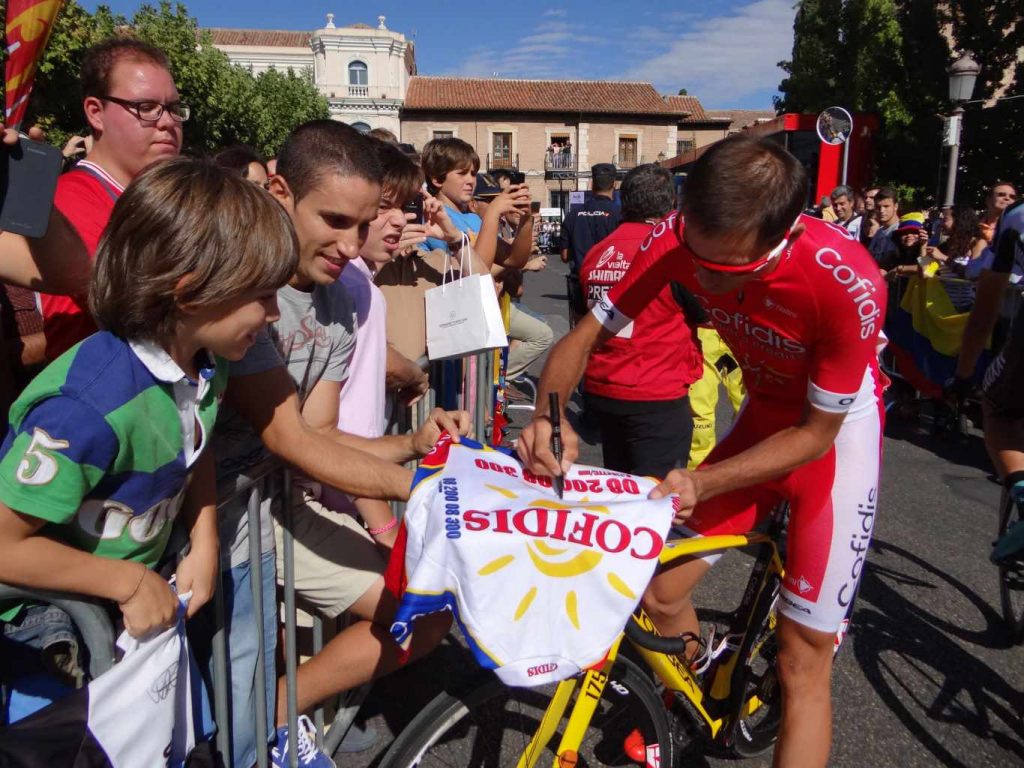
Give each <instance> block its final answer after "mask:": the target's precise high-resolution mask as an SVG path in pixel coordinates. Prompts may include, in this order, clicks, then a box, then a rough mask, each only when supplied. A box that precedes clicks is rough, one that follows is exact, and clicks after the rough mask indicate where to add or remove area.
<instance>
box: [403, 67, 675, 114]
mask: <svg viewBox="0 0 1024 768" xmlns="http://www.w3.org/2000/svg"><path fill="white" fill-rule="evenodd" d="M404 109H406V110H436V111H446V112H457V111H471V112H472V111H509V112H587V113H591V114H593V113H599V114H619V115H623V114H628V115H665V116H668V115H671V114H673V110H671V109H670V108H668V106H667V105H666V104H665V101H664V99H662V98H661V96H659V95H658V92H657V91H655V90H654V87H653V86H652V85H651V84H650V83H629V82H611V81H603V80H506V79H497V78H495V79H488V78H473V77H414V78H412V80H410V82H409V90H408V92H407V94H406V97H405V106H404Z"/></svg>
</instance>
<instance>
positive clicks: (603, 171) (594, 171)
mask: <svg viewBox="0 0 1024 768" xmlns="http://www.w3.org/2000/svg"><path fill="white" fill-rule="evenodd" d="M590 175H591V177H592V178H594V179H602V180H604V181H611V180H612V179H614V178H615V176H616V170H615V166H614V165H612V164H611V163H598V164H597V165H592V166H590Z"/></svg>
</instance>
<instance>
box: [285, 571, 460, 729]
mask: <svg viewBox="0 0 1024 768" xmlns="http://www.w3.org/2000/svg"><path fill="white" fill-rule="evenodd" d="M396 610H397V603H396V602H395V598H394V595H392V594H391V593H390V592H388V591H387V590H386V589H385V588H384V579H383V578H379V579H377V580H376V581H375V582H374V583H373V585H372V586H371V587H370V588H369V589H368V590H366V592H364V593H363V594H362V596H360V598H359V599H358V600H356V601H355V603H353V604H352V606H351V607H350V608H349V611H348V612H349V614H350V615H352V616H353V617H355V618H357V619H360V620H359V621H355V622H353V623H352V624H350V625H349V626H347V627H346V628H345V629H344V630H342V631H341V632H340V633H338V634H337V635H335V636H334V637H333V638H332V639H331V641H330V642H329V643H327V645H325V646H324V647H323V649H322V650H321V651H320V653H318V654H317V655H316V656H314V657H313V658H311V659H310V660H309V661H307V662H306V663H304V664H302V665H300V666H299V668H298V670H297V673H296V688H297V699H298V705H299V706H298V709H299V712H305V711H307V710H309V709H311V708H312V707H314V706H315V705H316V704H317V703H319V702H321V701H324V700H325V699H327V698H328V697H329V696H333V695H336V694H338V693H341V692H343V691H348V690H351V689H353V688H356V687H358V686H360V685H362V684H363V683H367V682H369V681H370V680H373V679H376V678H378V677H382V676H384V675H386V674H388V673H390V672H393V671H394V670H396V669H397V668H398V666H399V656H400V649H399V647H398V644H397V643H395V641H394V640H393V639H392V638H391V633H390V631H389V627H390V626H391V621H392V620H393V619H394V617H395V611H396ZM451 622H452V616H451V614H450V613H448V612H447V611H445V612H444V613H437V614H431V615H429V616H423V617H421V618H419V619H417V620H416V631H415V632H414V633H413V637H412V646H411V648H410V660H412V659H418V658H420V657H421V656H425V655H426V654H428V653H429V652H430V651H432V650H434V648H436V647H437V645H438V644H439V643H440V642H441V640H443V639H444V636H445V635H446V634H448V629H449V627H451ZM285 693H286V688H285V678H284V677H283V676H282V677H281V678H280V679H279V680H278V683H277V725H278V726H281V725H284V723H285V722H286V720H287V717H288V700H287V698H286V697H285Z"/></svg>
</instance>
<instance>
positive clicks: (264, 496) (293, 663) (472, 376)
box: [0, 352, 494, 768]
mask: <svg viewBox="0 0 1024 768" xmlns="http://www.w3.org/2000/svg"><path fill="white" fill-rule="evenodd" d="M421 364H423V365H424V366H425V367H426V366H427V365H428V364H427V363H426V361H425V360H424V361H421ZM429 376H430V389H429V391H428V392H427V393H426V394H425V395H424V397H423V398H422V399H421V400H420V401H419V402H417V403H415V404H413V405H412V406H411V407H408V408H399V407H397V405H396V406H395V407H394V408H393V413H392V417H391V422H390V427H389V432H390V433H392V434H403V433H405V432H407V431H409V430H416V429H418V428H419V427H420V426H421V425H422V424H423V423H424V422H425V421H426V419H427V417H428V415H429V414H430V412H431V410H432V409H433V408H434V407H435V406H437V405H441V404H444V403H453V404H454V405H453V406H451V407H457V408H463V409H465V410H467V411H469V413H470V414H471V416H472V423H473V430H474V433H475V435H476V438H477V439H479V440H481V441H485V438H486V434H487V428H488V424H489V419H490V418H491V414H492V411H493V388H492V382H493V376H494V354H493V353H492V352H483V353H480V354H477V355H474V356H472V357H469V358H466V359H464V360H458V361H445V362H440V363H437V362H435V363H430V364H429ZM409 466H410V467H411V468H415V462H410V465H409ZM291 495H292V483H291V471H290V470H289V469H288V468H286V467H284V466H282V465H281V463H280V462H278V461H277V460H274V459H271V460H268V461H265V462H263V463H262V464H259V465H257V466H255V467H253V468H251V469H250V470H249V471H247V472H246V473H245V477H244V479H243V480H241V481H240V482H239V483H238V484H236V485H235V487H234V490H233V491H232V492H231V493H230V494H228V495H226V496H224V497H222V498H220V499H218V509H220V508H222V507H224V506H225V505H227V504H230V503H236V502H237V501H239V500H240V499H245V502H246V509H247V520H248V526H249V566H250V585H251V589H252V599H253V607H254V617H253V621H254V623H255V624H256V626H257V627H258V628H260V629H259V631H257V633H256V635H257V639H258V648H257V655H256V675H255V689H256V690H255V697H256V701H257V702H263V701H266V700H267V691H266V682H265V681H266V666H265V664H266V662H265V645H264V635H263V632H262V627H263V620H264V616H263V590H262V585H263V563H262V553H261V551H260V549H261V547H260V542H261V538H262V537H261V523H260V507H261V505H262V504H263V503H264V502H265V501H268V500H269V501H270V503H271V504H272V505H273V504H275V503H278V504H280V509H281V518H282V527H283V532H282V533H283V536H282V539H283V553H282V555H283V560H284V569H283V570H284V573H283V574H282V575H281V580H282V581H283V584H284V589H283V594H284V600H283V603H284V614H285V631H284V638H285V640H284V658H285V678H286V686H285V692H286V697H287V710H288V730H289V733H295V732H296V728H297V727H298V722H297V721H298V715H299V713H298V705H297V695H296V694H297V691H296V671H297V668H298V649H297V644H296V635H297V631H296V627H297V607H296V601H295V560H294V539H293V538H292V534H291V528H292V498H291ZM393 506H394V509H395V514H396V515H398V516H401V515H402V514H404V511H405V504H404V502H394V505H393ZM11 598H18V599H24V598H30V599H34V600H40V601H42V602H49V603H52V604H54V605H57V606H59V607H61V608H63V609H64V610H65V611H67V612H68V613H69V614H70V615H71V617H72V619H73V621H74V622H75V625H76V627H77V628H78V631H79V633H80V634H81V635H82V637H83V641H84V645H85V647H86V649H87V651H88V655H89V676H90V677H91V678H95V677H98V676H99V675H100V674H102V673H103V672H106V671H107V670H108V669H110V667H111V666H112V665H113V663H114V641H115V637H114V627H113V626H112V624H111V622H110V619H109V617H108V616H107V614H106V612H105V610H104V609H103V608H102V607H101V606H100V605H98V604H97V602H96V601H92V600H88V599H84V598H81V597H78V596H75V595H67V594H60V593H52V592H45V591H41V590H25V589H21V588H18V587H11V586H7V585H2V584H0V600H3V599H11ZM213 602H214V614H215V629H214V634H213V638H212V654H213V691H212V697H213V713H214V719H215V721H216V723H217V736H216V745H217V749H218V751H220V753H221V755H222V756H223V757H224V762H225V765H227V766H231V765H233V755H232V750H231V717H230V712H231V702H230V697H231V681H230V680H229V679H228V669H229V664H228V647H227V646H228V643H227V633H226V632H225V621H224V618H225V603H224V593H223V590H222V589H217V590H216V592H215V594H214V601H213ZM275 603H276V600H275ZM323 644H324V623H323V620H322V619H321V618H320V617H319V616H316V615H314V616H313V652H314V653H319V652H320V650H321V649H322V648H323ZM369 688H370V686H369V685H366V686H363V688H361V689H359V690H356V691H349V692H347V693H346V694H344V695H343V696H342V697H340V701H339V703H338V706H337V710H336V715H335V717H334V719H333V720H332V722H331V724H330V728H329V729H327V733H326V735H325V734H324V708H323V707H322V706H320V707H317V708H316V710H315V711H314V721H315V723H316V726H317V742H318V746H319V747H320V748H321V749H322V750H324V751H325V752H326V753H327V754H329V755H333V753H334V752H335V751H336V750H337V748H338V745H339V744H340V743H341V740H342V739H343V738H344V736H345V734H346V733H347V731H348V730H349V728H350V727H351V725H352V722H353V721H354V719H355V717H356V714H357V713H358V711H359V707H360V706H361V704H362V702H363V700H364V699H365V697H366V694H367V693H368V691H369ZM266 719H267V718H266V714H265V713H264V712H257V713H256V722H255V731H256V743H257V745H263V744H267V743H268V737H269V733H268V732H267V724H266ZM256 764H257V765H258V766H259V768H266V766H267V764H268V756H267V752H266V750H265V749H260V748H259V746H258V747H257V750H256ZM291 765H292V766H297V765H298V755H297V754H296V753H295V752H294V751H293V752H292V754H291Z"/></svg>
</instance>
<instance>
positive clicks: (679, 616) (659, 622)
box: [643, 559, 711, 657]
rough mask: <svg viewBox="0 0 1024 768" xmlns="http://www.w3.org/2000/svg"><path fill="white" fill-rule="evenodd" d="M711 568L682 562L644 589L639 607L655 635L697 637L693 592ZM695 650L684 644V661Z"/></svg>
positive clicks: (701, 564) (689, 644)
mask: <svg viewBox="0 0 1024 768" xmlns="http://www.w3.org/2000/svg"><path fill="white" fill-rule="evenodd" d="M710 568H711V566H710V565H709V564H708V563H707V562H705V561H704V560H698V559H694V560H684V561H682V562H680V563H679V565H673V566H670V567H668V568H666V569H665V570H663V571H660V572H659V573H658V574H657V575H656V576H655V577H654V578H653V579H652V580H651V583H650V584H649V585H648V586H647V591H646V592H645V593H644V597H643V606H644V610H645V611H647V615H648V616H650V617H651V620H652V621H653V622H654V625H655V626H656V627H657V628H658V631H659V632H660V633H661V634H663V635H666V636H674V635H681V634H682V633H683V632H692V633H693V634H695V635H697V636H699V635H700V622H699V621H698V620H697V612H696V611H695V610H694V608H693V600H692V596H693V590H694V589H695V588H696V587H697V584H699V583H700V580H701V579H702V578H704V574H706V573H707V572H708V570H710ZM698 650H699V646H698V645H697V643H695V642H694V643H688V644H687V646H686V655H687V657H692V656H693V655H694V654H696V653H697V651H698Z"/></svg>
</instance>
